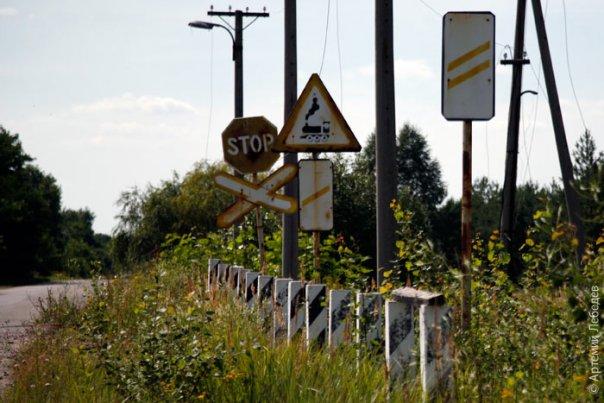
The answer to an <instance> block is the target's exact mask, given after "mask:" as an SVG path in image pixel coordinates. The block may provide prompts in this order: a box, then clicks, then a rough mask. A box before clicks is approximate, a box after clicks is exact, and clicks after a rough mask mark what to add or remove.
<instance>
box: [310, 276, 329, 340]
mask: <svg viewBox="0 0 604 403" xmlns="http://www.w3.org/2000/svg"><path fill="white" fill-rule="evenodd" d="M326 297H327V287H326V286H325V285H324V284H309V285H307V286H306V346H307V347H310V345H311V344H312V343H313V342H316V343H317V344H318V345H323V344H325V342H326V341H327V307H326V302H327V301H326Z"/></svg>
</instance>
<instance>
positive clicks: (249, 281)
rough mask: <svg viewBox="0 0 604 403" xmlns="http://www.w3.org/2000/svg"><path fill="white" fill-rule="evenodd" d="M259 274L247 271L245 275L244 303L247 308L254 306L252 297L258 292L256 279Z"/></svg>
mask: <svg viewBox="0 0 604 403" xmlns="http://www.w3.org/2000/svg"><path fill="white" fill-rule="evenodd" d="M259 274H260V273H258V272H255V271H248V272H247V273H245V303H246V304H247V306H248V308H252V307H253V306H254V296H255V295H256V293H257V292H258V290H257V281H256V280H257V279H258V276H259Z"/></svg>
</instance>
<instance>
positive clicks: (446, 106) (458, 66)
mask: <svg viewBox="0 0 604 403" xmlns="http://www.w3.org/2000/svg"><path fill="white" fill-rule="evenodd" d="M442 63H443V64H442V104H441V109H442V114H443V116H444V117H445V119H447V120H456V121H463V160H462V162H463V164H462V165H463V167H462V169H463V182H462V184H463V192H462V196H461V273H462V275H461V289H462V296H461V297H462V298H461V300H462V303H461V305H462V306H461V326H462V328H463V329H468V328H469V327H470V324H471V308H472V294H471V285H472V121H473V120H490V119H491V118H492V117H493V116H494V115H495V16H494V15H493V14H492V13H490V12H450V13H447V14H445V15H444V17H443V60H442Z"/></svg>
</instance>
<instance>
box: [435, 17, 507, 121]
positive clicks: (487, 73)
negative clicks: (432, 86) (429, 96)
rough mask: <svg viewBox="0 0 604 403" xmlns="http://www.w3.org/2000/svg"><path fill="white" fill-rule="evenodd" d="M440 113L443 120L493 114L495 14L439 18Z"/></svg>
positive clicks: (475, 118) (466, 118) (487, 116)
mask: <svg viewBox="0 0 604 403" xmlns="http://www.w3.org/2000/svg"><path fill="white" fill-rule="evenodd" d="M442 114H443V116H444V117H445V118H446V119H447V120H489V119H491V118H492V117H493V116H494V115H495V16H494V15H493V14H492V13H490V12H475V13H471V12H469V13H462V12H451V13H447V14H445V16H444V17H443V64H442Z"/></svg>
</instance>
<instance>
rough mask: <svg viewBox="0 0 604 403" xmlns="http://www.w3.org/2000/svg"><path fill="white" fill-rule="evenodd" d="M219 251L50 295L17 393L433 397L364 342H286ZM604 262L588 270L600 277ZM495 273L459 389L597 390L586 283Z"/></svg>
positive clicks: (92, 397)
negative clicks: (212, 269) (224, 276)
mask: <svg viewBox="0 0 604 403" xmlns="http://www.w3.org/2000/svg"><path fill="white" fill-rule="evenodd" d="M206 258H207V256H204V255H203V254H201V255H199V254H198V255H196V256H195V259H190V260H188V261H183V259H180V258H179V259H171V258H169V257H164V258H163V259H162V260H160V261H157V262H154V263H152V264H149V265H147V266H145V267H141V268H140V270H138V271H136V272H134V273H132V274H130V275H127V276H120V277H117V278H115V279H113V280H111V281H109V282H105V283H95V284H94V286H93V292H92V295H91V296H90V299H89V301H88V303H87V304H86V305H85V306H84V307H77V306H75V305H72V304H71V303H70V302H69V300H67V299H61V298H58V299H53V298H49V299H48V300H46V301H44V302H43V303H42V305H41V307H40V309H41V313H42V316H41V318H42V319H43V320H42V322H43V323H52V324H53V326H50V327H49V326H44V325H42V324H40V325H39V326H38V328H37V333H36V334H35V335H34V337H33V339H32V341H31V342H30V343H29V344H28V345H27V346H26V348H25V349H24V351H23V352H22V354H21V356H20V357H21V358H20V362H19V367H18V368H16V371H15V384H14V386H13V387H12V388H11V389H10V390H8V391H7V392H6V393H5V395H4V396H3V397H2V398H3V401H4V400H5V401H15V402H16V401H102V402H104V401H107V402H112V401H118V400H119V401H123V400H139V401H175V400H186V401H191V400H206V401H211V402H261V401H284V402H298V401H304V402H319V401H329V402H332V401H333V402H385V401H419V400H421V393H420V390H419V388H418V385H417V380H415V379H411V380H409V381H406V382H403V381H400V380H399V381H396V382H390V381H389V380H388V377H387V376H386V371H385V368H384V362H383V357H381V356H376V355H371V354H361V355H360V356H359V355H358V353H357V350H356V348H355V347H354V346H343V347H341V348H339V349H337V350H336V351H329V350H327V349H322V350H321V349H316V348H314V349H311V350H308V349H307V348H306V347H305V345H304V343H303V341H302V340H301V339H300V338H296V339H294V340H293V341H292V343H290V344H287V343H285V342H283V341H281V342H277V343H274V342H273V340H272V338H271V337H270V332H269V328H268V326H267V323H265V322H264V321H262V320H261V319H260V317H259V316H258V315H257V313H256V312H254V311H250V310H248V309H247V308H246V307H245V306H244V305H243V304H242V303H241V302H239V301H237V300H236V298H234V297H233V295H231V294H230V292H229V291H227V290H220V291H212V292H206V290H205V288H204V285H205V270H204V269H203V268H201V267H200V264H199V262H201V261H204V259H206ZM599 264H600V263H594V264H592V266H589V265H586V267H585V268H584V271H583V276H584V277H585V278H590V279H593V281H594V284H597V283H598V282H600V279H601V272H600V271H599V270H598V266H597V265H599ZM600 268H601V266H600ZM481 276H482V277H477V278H478V279H479V280H477V281H476V284H474V285H473V288H474V290H473V291H474V297H475V298H474V306H473V310H474V324H473V327H472V329H471V331H470V332H469V333H466V334H463V333H461V332H459V331H458V329H454V332H455V348H454V378H455V387H454V391H453V396H454V398H455V399H456V400H458V401H501V400H506V401H529V402H530V401H542V400H546V401H590V400H596V399H597V398H598V396H593V395H590V394H589V393H588V392H587V391H586V374H587V371H588V357H587V354H588V350H587V347H588V343H589V340H588V339H587V337H588V335H589V334H588V332H587V328H586V326H587V325H586V322H584V321H583V322H581V321H578V322H577V321H576V320H575V319H574V318H573V315H574V311H573V310H572V309H570V308H569V305H568V299H569V296H570V295H576V293H573V294H571V292H570V291H571V290H570V289H568V288H566V287H551V286H547V285H543V286H539V287H537V286H533V287H531V288H527V289H522V288H519V287H517V286H515V285H513V284H511V283H509V282H508V281H507V280H505V279H504V278H500V276H499V275H497V274H493V275H487V274H485V273H482V274H481ZM590 281H591V280H590ZM582 286H583V285H580V287H582ZM452 303H455V300H452Z"/></svg>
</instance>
